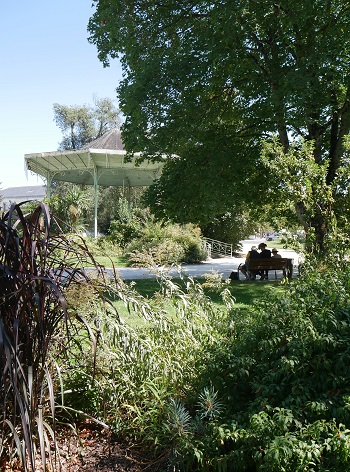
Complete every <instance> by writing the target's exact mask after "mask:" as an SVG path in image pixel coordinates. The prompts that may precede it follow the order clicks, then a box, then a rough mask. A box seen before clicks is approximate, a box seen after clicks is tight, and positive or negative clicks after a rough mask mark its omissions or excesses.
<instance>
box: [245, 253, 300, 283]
mask: <svg viewBox="0 0 350 472" xmlns="http://www.w3.org/2000/svg"><path fill="white" fill-rule="evenodd" d="M247 269H248V272H250V271H265V270H274V271H275V278H277V275H276V270H283V277H285V278H288V279H291V278H292V275H293V260H292V259H287V258H284V257H282V258H280V257H270V258H268V259H249V261H248V267H247Z"/></svg>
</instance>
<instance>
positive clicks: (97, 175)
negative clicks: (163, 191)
mask: <svg viewBox="0 0 350 472" xmlns="http://www.w3.org/2000/svg"><path fill="white" fill-rule="evenodd" d="M24 159H25V164H26V168H27V169H28V170H29V171H31V172H34V173H35V174H38V175H40V176H42V177H43V178H44V179H46V180H47V184H48V186H49V185H50V184H51V182H52V181H54V180H55V181H63V182H72V183H75V184H85V185H102V186H105V187H108V186H115V187H121V186H124V185H128V186H130V187H146V186H149V185H151V184H152V183H153V182H154V181H155V180H156V179H157V178H159V177H160V175H161V172H162V168H163V165H164V163H163V162H151V161H148V160H147V161H142V162H139V160H140V154H139V153H138V154H136V155H135V156H134V157H133V158H132V160H128V159H126V151H125V150H124V147H123V144H122V141H121V138H120V131H119V130H117V129H113V130H111V131H109V132H108V133H107V134H106V135H104V136H102V137H101V138H99V139H97V140H95V141H93V142H91V143H89V144H88V145H87V146H86V147H84V148H82V149H78V150H73V151H54V152H40V153H35V154H25V156H24Z"/></svg>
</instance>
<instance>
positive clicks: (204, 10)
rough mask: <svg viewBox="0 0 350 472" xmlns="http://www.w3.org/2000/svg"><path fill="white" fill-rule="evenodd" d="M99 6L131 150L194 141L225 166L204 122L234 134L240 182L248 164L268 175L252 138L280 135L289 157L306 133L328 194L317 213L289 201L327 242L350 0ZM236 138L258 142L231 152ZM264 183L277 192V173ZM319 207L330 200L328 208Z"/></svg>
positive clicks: (340, 150) (98, 26) (104, 47)
mask: <svg viewBox="0 0 350 472" xmlns="http://www.w3.org/2000/svg"><path fill="white" fill-rule="evenodd" d="M94 3H95V6H96V12H95V14H94V15H93V16H92V18H91V19H90V22H89V32H90V38H89V39H90V41H91V42H92V43H94V44H96V46H97V48H98V53H99V58H100V59H101V60H102V61H103V62H104V64H105V65H106V64H108V61H109V60H110V58H114V57H117V56H120V58H121V61H122V64H123V68H124V80H123V81H122V82H121V85H120V87H119V96H120V103H121V107H122V111H123V113H124V114H125V117H126V119H125V124H124V126H123V133H124V140H125V143H126V145H127V146H128V148H129V149H130V150H131V151H139V150H142V151H144V152H145V153H146V154H151V155H155V156H156V155H157V154H159V153H168V154H169V155H172V154H178V155H180V156H181V157H182V158H183V156H186V159H188V158H189V157H191V153H189V154H187V151H188V150H189V149H190V151H191V152H192V151H193V148H197V149H199V148H201V149H203V156H205V158H206V159H213V160H215V159H216V160H217V161H218V165H220V160H221V156H220V153H219V155H217V154H216V155H213V154H211V153H210V152H207V149H208V147H210V142H211V134H212V133H211V130H220V133H221V135H222V140H221V141H222V142H224V143H225V146H226V147H229V145H230V143H232V148H233V149H234V150H235V151H234V152H232V153H231V170H230V174H231V176H230V178H232V179H235V176H238V178H239V179H241V174H242V173H244V174H246V175H247V176H249V175H250V173H249V172H245V170H246V169H245V166H248V168H247V171H249V170H251V167H254V169H255V171H256V172H255V174H256V175H260V176H263V175H266V172H267V170H266V167H264V166H263V165H261V166H260V160H259V150H258V148H259V146H258V145H257V143H258V142H260V141H261V139H262V138H267V137H271V136H273V135H276V136H277V137H278V140H279V145H278V150H277V152H279V150H280V146H281V147H282V150H283V152H284V153H285V154H286V156H288V152H289V149H290V146H291V144H293V145H295V143H300V146H302V144H301V143H302V142H303V141H310V142H312V144H313V145H312V158H313V161H314V163H315V165H316V166H318V165H319V166H321V167H322V169H325V171H324V179H325V182H324V183H325V185H326V186H328V187H329V189H330V191H331V194H332V198H327V200H326V201H325V202H322V201H320V200H319V199H317V201H316V204H315V206H314V208H313V211H307V212H306V211H305V201H304V199H303V196H302V195H301V197H302V198H301V199H300V201H294V202H293V204H294V208H295V214H296V215H297V216H298V217H299V219H300V222H301V223H302V224H303V225H304V227H305V229H309V228H312V229H313V230H314V232H315V234H316V239H315V247H316V248H318V250H320V251H322V250H323V249H324V238H325V235H326V234H327V232H328V231H329V221H328V220H327V217H326V216H325V215H329V214H332V219H334V215H335V213H334V211H336V201H337V192H338V191H339V188H338V185H337V184H336V179H337V175H338V171H339V169H340V168H342V167H344V163H345V161H346V160H347V155H346V152H345V149H344V137H345V136H346V135H347V134H348V133H349V130H350V101H349V98H350V97H349V94H350V88H349V85H350V83H349V82H350V79H349V77H350V64H349V59H350V54H349V52H350V2H349V1H347V0H295V1H294V2H290V1H289V0H282V1H280V2H277V3H276V2H274V1H272V0H261V1H259V2H257V1H256V0H237V1H234V2H232V1H229V0H224V1H216V0H214V1H212V0H164V1H162V2H159V1H156V0H123V1H121V0H99V1H95V2H94ZM203 129H204V130H207V131H208V132H207V133H203ZM241 138H245V139H246V142H247V143H248V145H249V146H250V145H251V144H252V143H253V146H252V148H251V149H252V152H251V153H250V154H249V155H247V154H246V153H245V152H243V154H242V153H241V152H236V150H237V145H236V143H237V139H241ZM243 149H245V147H243ZM203 163H205V159H204V160H203ZM238 170H239V171H240V172H238ZM269 171H270V172H272V171H273V166H270V167H269ZM228 172H229V171H228ZM287 174H288V175H289V173H287ZM215 176H216V174H215V175H214V176H213V177H215ZM302 179H303V175H302V174H301V175H300V180H301V181H302ZM257 180H259V179H255V181H257ZM270 180H271V185H273V190H274V192H269V193H268V194H266V198H268V196H271V198H272V199H273V195H274V194H275V195H277V194H278V193H279V191H280V189H281V186H280V183H281V181H280V175H278V176H277V175H276V176H274V175H273V172H272V173H271V177H270ZM263 182H265V181H263ZM282 187H283V186H282ZM248 188H249V187H248ZM255 189H256V190H257V189H258V187H255ZM208 191H209V192H210V191H211V190H210V189H209V190H208ZM251 194H252V193H249V192H246V194H245V195H246V196H247V195H248V196H251ZM327 194H328V192H327ZM238 197H239V195H238ZM223 198H225V196H224V195H223ZM230 199H232V194H231V195H230ZM325 206H327V207H329V206H332V208H328V210H327V211H325V209H324V207H325ZM335 216H336V215H335Z"/></svg>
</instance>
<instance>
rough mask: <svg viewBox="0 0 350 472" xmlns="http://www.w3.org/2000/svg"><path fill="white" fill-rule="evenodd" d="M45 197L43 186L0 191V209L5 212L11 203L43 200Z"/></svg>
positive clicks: (11, 188) (10, 188)
mask: <svg viewBox="0 0 350 472" xmlns="http://www.w3.org/2000/svg"><path fill="white" fill-rule="evenodd" d="M45 195H46V186H45V185H32V186H25V187H9V188H5V189H0V209H1V211H6V210H8V209H9V208H10V206H11V204H12V203H21V202H26V201H28V200H39V201H41V200H43V199H44V198H45Z"/></svg>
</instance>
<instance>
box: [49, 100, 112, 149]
mask: <svg viewBox="0 0 350 472" xmlns="http://www.w3.org/2000/svg"><path fill="white" fill-rule="evenodd" d="M53 111H54V115H55V117H54V120H55V122H56V124H57V126H58V127H59V128H60V129H61V131H62V133H63V136H64V137H63V140H62V142H61V143H60V146H59V149H60V150H65V149H80V148H81V147H83V146H84V145H85V144H87V143H89V142H91V141H93V140H94V139H97V138H99V137H101V136H102V135H103V134H104V133H106V132H107V131H108V130H110V129H112V128H114V127H116V126H117V125H118V114H119V110H118V109H117V108H116V107H115V105H114V103H113V100H111V99H109V98H101V99H95V103H94V106H90V105H82V106H79V105H72V106H66V105H60V104H58V103H55V104H54V106H53Z"/></svg>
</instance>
